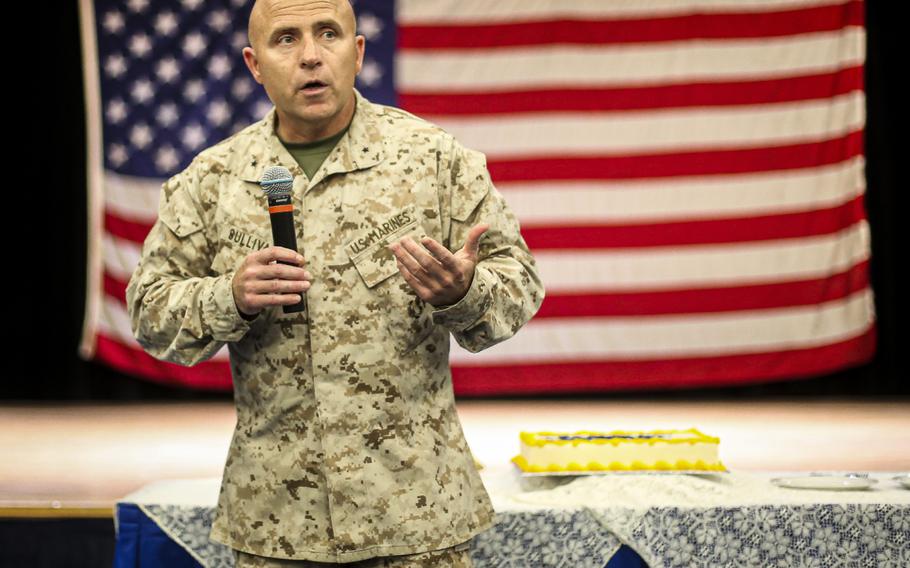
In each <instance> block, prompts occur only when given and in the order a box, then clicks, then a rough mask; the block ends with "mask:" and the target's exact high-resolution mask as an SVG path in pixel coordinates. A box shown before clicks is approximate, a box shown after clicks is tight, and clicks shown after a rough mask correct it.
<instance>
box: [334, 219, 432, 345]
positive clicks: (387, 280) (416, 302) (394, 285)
mask: <svg viewBox="0 0 910 568" xmlns="http://www.w3.org/2000/svg"><path fill="white" fill-rule="evenodd" d="M405 236H408V237H411V239H413V240H415V241H417V242H419V240H420V239H421V238H423V237H424V236H426V232H425V231H424V230H423V227H422V226H421V225H420V224H419V223H417V222H414V223H411V224H409V225H408V226H406V227H402V228H401V229H400V230H398V231H395V232H394V233H392V234H389V235H388V236H386V237H385V238H383V239H381V240H379V241H378V242H374V243H371V244H370V246H369V247H367V248H364V249H362V250H359V251H356V252H355V249H354V248H352V246H351V243H357V242H358V240H357V239H356V238H355V240H354V241H351V243H349V244H348V245H347V246H346V247H345V248H346V249H347V251H348V256H349V258H350V260H351V262H352V263H353V265H354V267H355V268H356V269H357V273H358V274H359V275H360V278H361V280H363V284H364V285H365V286H366V287H367V288H368V289H369V290H370V293H371V294H374V295H375V296H376V297H377V299H378V300H379V301H380V302H381V303H382V304H383V310H382V313H383V314H385V318H384V319H385V328H386V331H387V332H388V335H389V338H390V339H391V340H392V342H393V343H394V344H395V347H396V350H397V351H398V352H399V353H402V354H404V353H407V352H410V351H413V350H414V348H416V347H417V346H418V345H419V344H420V343H422V342H423V341H424V340H425V339H426V338H427V336H428V335H430V333H431V332H432V331H433V326H434V324H433V318H432V312H433V307H432V306H430V305H429V304H427V303H426V302H424V301H423V300H421V299H420V298H419V297H418V296H417V293H416V292H414V290H412V289H411V287H410V286H409V285H408V283H407V282H405V280H404V277H403V276H401V274H400V273H399V271H398V266H397V264H396V262H395V255H393V254H392V251H390V250H389V249H388V245H389V244H391V243H393V242H396V241H398V240H399V239H401V238H403V237H405ZM355 248H356V247H355Z"/></svg>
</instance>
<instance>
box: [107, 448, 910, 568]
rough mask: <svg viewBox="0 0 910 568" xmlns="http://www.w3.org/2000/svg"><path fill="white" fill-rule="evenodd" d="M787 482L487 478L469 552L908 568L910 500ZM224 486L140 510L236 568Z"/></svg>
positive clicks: (153, 492) (178, 490)
mask: <svg viewBox="0 0 910 568" xmlns="http://www.w3.org/2000/svg"><path fill="white" fill-rule="evenodd" d="M782 475H787V474H767V473H766V474H755V473H744V472H737V473H732V474H726V475H724V474H716V475H697V476H696V475H636V474H619V475H609V476H590V477H559V476H554V477H530V478H529V477H521V476H520V475H519V474H518V472H517V470H516V469H515V468H514V467H512V466H511V465H508V466H503V467H498V468H489V469H486V470H484V471H483V472H482V477H483V480H484V484H485V485H486V487H487V489H488V491H489V493H490V496H491V498H492V500H493V506H494V508H495V509H496V512H497V521H498V522H497V525H496V526H495V527H494V528H493V529H491V530H489V531H487V532H485V533H483V534H481V535H478V536H477V537H476V538H475V539H474V540H473V541H472V548H471V555H472V558H473V559H474V562H475V564H476V565H477V566H478V568H482V567H486V566H516V567H522V568H525V567H534V568H537V567H572V568H588V567H591V568H594V567H603V566H604V565H605V564H606V563H607V561H608V560H609V559H610V557H611V556H612V555H613V554H614V553H615V552H616V550H617V549H618V548H619V546H620V545H621V544H627V545H629V546H630V547H631V548H633V549H634V550H635V551H636V552H637V553H638V554H639V555H640V556H641V557H642V558H644V560H645V561H646V562H647V563H648V564H649V565H650V566H652V567H654V568H656V567H658V566H666V567H674V568H675V567H686V568H689V567H698V566H711V567H723V566H730V567H736V568H740V567H750V566H756V567H758V566H761V567H776V566H819V567H829V566H831V567H840V566H845V567H847V566H850V567H865V566H869V567H876V568H879V567H881V568H888V567H895V568H897V567H900V568H906V567H910V491H908V490H907V489H903V488H901V487H900V486H899V485H898V484H897V483H896V482H894V481H893V480H892V478H893V477H894V475H896V474H871V475H870V476H871V477H872V478H874V479H877V480H878V483H877V485H875V487H874V488H873V489H870V490H865V491H815V490H795V489H783V488H779V487H777V486H775V485H773V484H771V483H770V480H771V479H772V478H773V477H779V476H782ZM219 482H220V480H219V479H204V480H174V481H164V482H159V483H154V484H151V485H149V486H147V487H145V488H143V489H142V490H140V491H138V492H136V493H133V494H131V495H129V496H127V497H125V498H124V499H122V500H121V502H123V503H135V504H137V505H138V506H139V507H140V508H141V509H142V510H143V512H145V513H146V514H147V515H148V516H149V517H150V518H152V519H154V520H155V522H156V524H158V526H160V527H161V528H162V530H163V531H164V532H165V533H167V534H168V535H169V536H170V537H171V538H172V539H173V540H175V541H176V542H178V543H180V544H181V546H183V547H184V548H185V549H186V550H187V551H188V552H189V553H190V554H191V555H192V556H193V557H194V558H196V560H198V561H199V562H200V563H201V564H202V565H203V566H206V567H209V568H220V567H229V566H232V565H233V558H232V556H231V554H230V550H229V549H227V548H226V547H224V546H222V545H220V544H217V543H213V542H211V541H209V540H208V533H209V530H210V529H211V520H212V515H213V513H214V504H215V502H216V500H217V496H218V487H219Z"/></svg>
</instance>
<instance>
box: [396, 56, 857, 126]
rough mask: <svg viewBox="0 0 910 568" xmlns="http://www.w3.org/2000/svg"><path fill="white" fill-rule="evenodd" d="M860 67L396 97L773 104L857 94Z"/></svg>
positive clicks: (574, 107) (601, 106)
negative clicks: (747, 78)
mask: <svg viewBox="0 0 910 568" xmlns="http://www.w3.org/2000/svg"><path fill="white" fill-rule="evenodd" d="M862 88H863V68H862V66H857V67H850V68H848V69H841V70H838V71H835V72H832V73H823V74H819V75H806V76H800V77H787V78H778V79H767V80H761V81H736V82H726V83H721V82H717V83H685V84H675V85H656V86H655V85H647V86H638V85H623V86H615V87H610V88H601V89H592V88H581V87H568V86H566V87H562V88H559V89H538V90H526V91H508V92H473V91H471V92H466V91H462V92H457V91H445V92H420V93H413V92H411V93H409V92H402V93H399V95H398V102H399V104H400V106H401V108H403V109H405V110H408V111H409V112H413V113H414V114H417V115H419V116H424V117H433V116H435V117H443V116H450V115H451V116H456V115H490V114H515V113H525V112H548V111H549V112H573V111H574V112H586V111H595V112H604V111H623V110H644V109H665V108H685V107H701V106H704V107H708V106H710V107H721V106H731V105H753V104H774V103H783V102H792V101H805V100H812V99H824V98H830V97H833V96H836V95H843V94H845V93H849V92H851V91H856V90H862Z"/></svg>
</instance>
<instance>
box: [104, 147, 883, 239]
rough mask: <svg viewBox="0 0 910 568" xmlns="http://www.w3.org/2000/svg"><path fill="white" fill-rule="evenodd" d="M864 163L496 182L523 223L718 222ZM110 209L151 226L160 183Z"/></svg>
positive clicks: (126, 182) (810, 205)
mask: <svg viewBox="0 0 910 568" xmlns="http://www.w3.org/2000/svg"><path fill="white" fill-rule="evenodd" d="M864 166H865V160H864V158H863V157H862V156H856V157H854V158H852V159H851V160H849V161H846V162H841V163H838V164H833V165H828V166H823V167H819V168H807V169H802V170H786V171H774V172H760V173H748V174H737V175H722V176H709V177H692V178H682V177H679V178H670V179H646V180H631V181H626V180H622V181H608V182H588V181H578V182H574V181H569V182H560V181H543V182H538V181H535V182H509V183H501V184H498V187H499V189H500V190H502V192H503V193H504V195H505V197H506V200H507V201H508V203H509V205H510V206H511V208H512V211H513V212H514V213H515V214H516V215H517V216H518V219H519V221H521V222H522V223H523V224H549V225H559V224H566V225H572V224H581V223H617V222H633V221H640V222H644V221H654V222H659V221H661V220H663V221H672V220H678V219H693V218H698V219H722V218H726V217H745V216H750V215H765V214H773V213H784V212H794V211H806V210H812V209H823V208H826V207H833V206H835V205H838V204H841V203H843V202H845V201H849V200H850V199H852V198H854V197H856V196H858V195H860V194H862V193H863V191H864V190H865V187H866V184H865V176H864V175H863V168H864ZM115 177H116V180H115V182H114V183H110V180H109V183H108V186H107V187H108V192H107V195H108V199H107V207H108V210H109V211H110V212H111V213H114V214H116V215H119V216H122V217H124V218H127V219H132V220H134V221H136V222H140V223H146V224H149V225H151V224H152V223H154V222H155V219H156V216H157V201H156V200H157V196H158V191H159V189H160V184H159V183H157V182H150V183H144V182H142V181H141V178H132V177H128V176H115Z"/></svg>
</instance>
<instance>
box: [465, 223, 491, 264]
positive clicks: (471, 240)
mask: <svg viewBox="0 0 910 568" xmlns="http://www.w3.org/2000/svg"><path fill="white" fill-rule="evenodd" d="M489 229H490V226H489V225H487V224H486V223H480V224H477V225H474V226H473V227H471V230H470V231H468V238H467V239H465V243H464V246H463V247H462V250H463V251H464V252H465V253H466V254H468V256H470V257H471V258H472V259H474V260H475V261H476V259H477V256H478V255H479V254H480V237H482V236H483V234H484V233H486V232H487V231H488V230H489Z"/></svg>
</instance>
